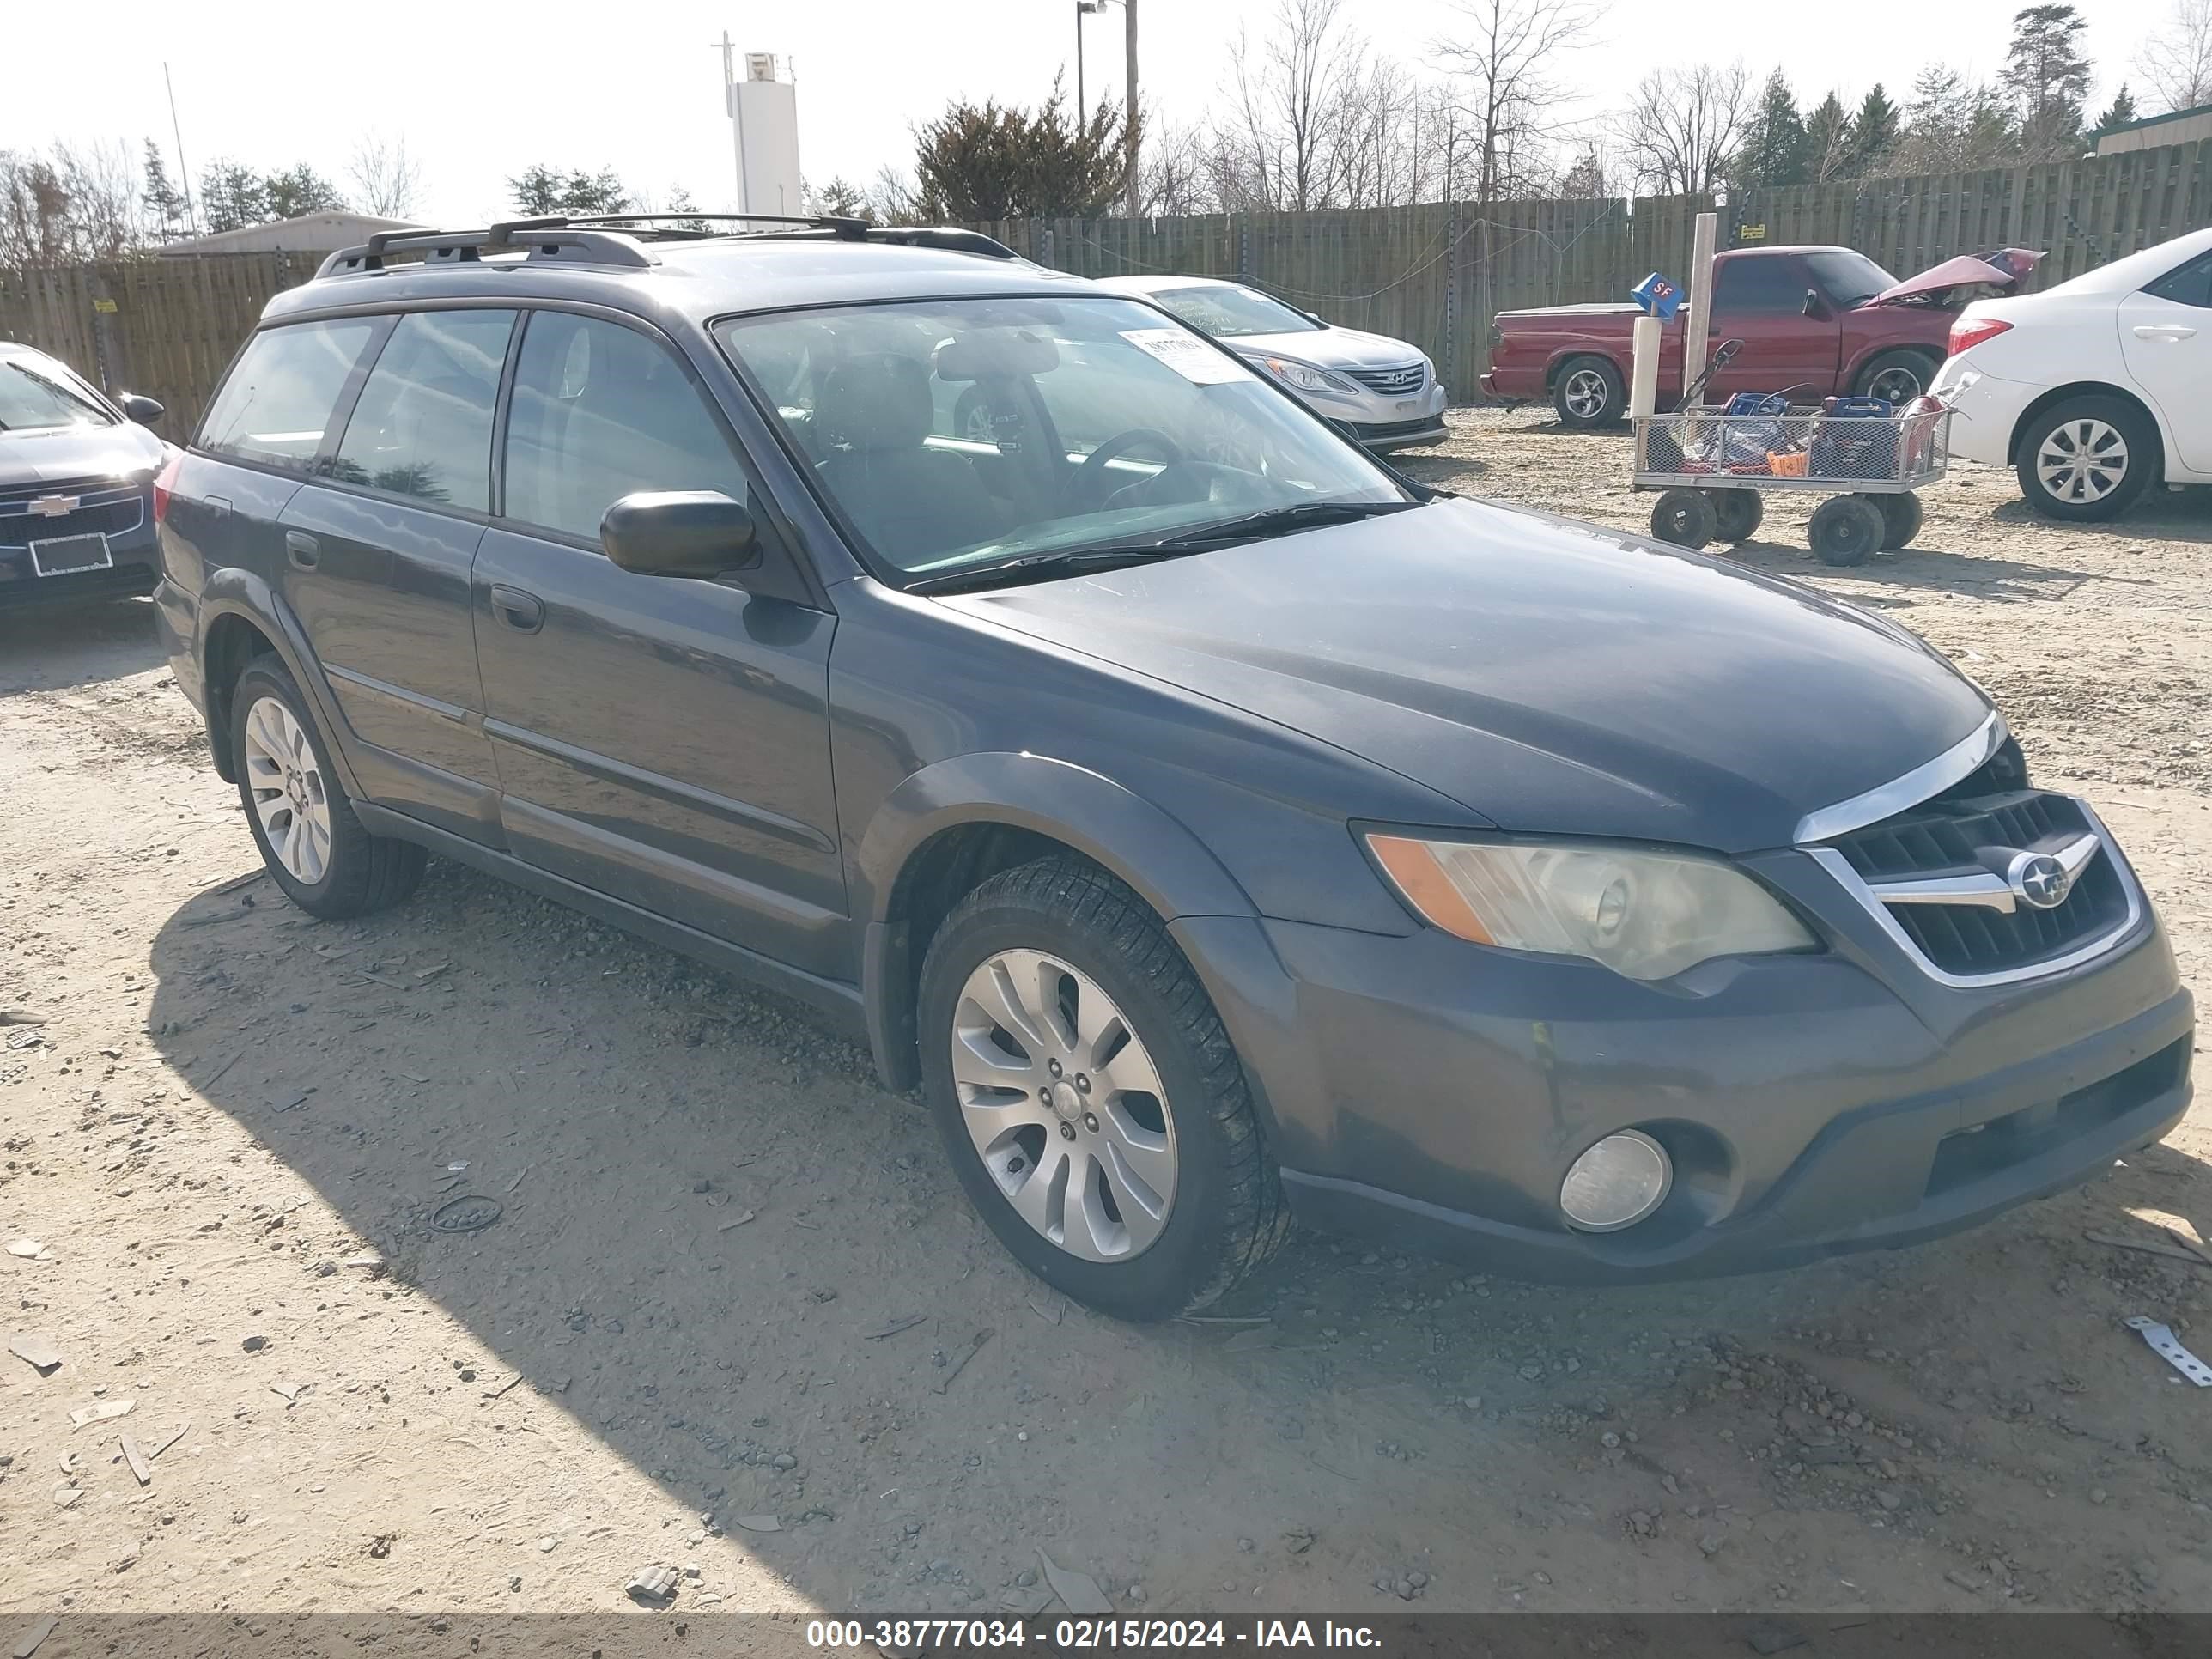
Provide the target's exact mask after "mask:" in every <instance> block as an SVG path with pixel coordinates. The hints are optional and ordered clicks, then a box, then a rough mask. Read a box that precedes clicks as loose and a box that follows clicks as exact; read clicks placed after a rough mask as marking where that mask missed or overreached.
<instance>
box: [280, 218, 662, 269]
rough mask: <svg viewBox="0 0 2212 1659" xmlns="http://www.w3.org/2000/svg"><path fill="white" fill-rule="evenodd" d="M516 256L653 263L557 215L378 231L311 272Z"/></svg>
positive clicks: (627, 245)
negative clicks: (403, 258)
mask: <svg viewBox="0 0 2212 1659" xmlns="http://www.w3.org/2000/svg"><path fill="white" fill-rule="evenodd" d="M487 252H490V253H522V254H526V255H527V256H529V257H531V258H562V257H563V256H566V257H568V258H572V259H574V260H577V261H578V262H580V263H583V264H599V265H613V266H615V267H617V269H620V270H646V269H647V268H648V267H650V266H651V265H653V264H654V263H655V261H654V259H653V255H652V254H650V253H648V252H646V250H645V249H644V248H643V247H642V246H640V244H639V243H638V240H637V239H636V238H635V237H633V236H625V235H623V234H621V233H619V232H617V231H614V230H595V229H590V228H577V229H571V228H569V225H568V220H566V219H564V218H560V217H557V216H554V217H545V218H537V219H509V220H507V221H506V222H503V223H501V224H496V225H493V226H491V227H489V228H487V229H483V230H380V231H378V232H377V233H376V234H374V235H373V236H371V237H370V238H369V239H368V240H367V241H366V242H364V243H362V245H361V246H359V247H349V248H343V249H341V250H339V251H338V252H336V253H333V254H332V255H331V257H330V258H327V259H325V260H324V261H323V263H322V264H321V265H320V266H319V268H318V269H317V270H316V271H315V275H316V276H317V277H318V278H321V277H325V276H343V275H345V274H346V273H348V272H349V271H362V270H383V269H384V265H385V260H386V257H387V256H388V255H391V254H394V253H420V254H421V255H422V259H423V263H424V264H444V263H448V262H451V263H454V264H476V263H477V262H478V261H479V260H480V259H481V258H482V256H483V254H484V253H487Z"/></svg>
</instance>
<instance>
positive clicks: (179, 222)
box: [140, 138, 191, 242]
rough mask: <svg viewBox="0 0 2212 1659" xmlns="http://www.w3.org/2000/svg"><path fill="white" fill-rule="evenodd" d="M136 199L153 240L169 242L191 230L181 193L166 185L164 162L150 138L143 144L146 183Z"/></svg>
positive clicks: (166, 168)
mask: <svg viewBox="0 0 2212 1659" xmlns="http://www.w3.org/2000/svg"><path fill="white" fill-rule="evenodd" d="M140 199H141V200H143V202H144V203H145V204H146V229H147V232H148V234H150V235H152V236H153V237H154V238H155V240H159V241H164V242H173V241H175V240H178V239H179V237H181V236H184V235H185V234H188V233H189V231H190V230H191V215H190V214H189V213H187V212H186V211H185V196H184V192H183V191H180V190H179V189H178V188H177V187H176V186H175V185H173V184H171V183H170V182H169V167H168V163H167V161H164V160H163V159H162V157H161V146H160V145H159V144H157V143H155V142H154V141H153V140H152V139H151V138H149V139H148V140H147V141H146V184H145V188H144V189H143V191H141V192H140Z"/></svg>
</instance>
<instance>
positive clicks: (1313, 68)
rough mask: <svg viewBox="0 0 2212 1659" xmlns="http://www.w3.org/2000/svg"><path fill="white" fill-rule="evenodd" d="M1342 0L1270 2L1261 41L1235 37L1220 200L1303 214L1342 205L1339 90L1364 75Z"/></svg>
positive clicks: (1360, 49) (1363, 54) (1363, 52)
mask: <svg viewBox="0 0 2212 1659" xmlns="http://www.w3.org/2000/svg"><path fill="white" fill-rule="evenodd" d="M1343 13H1344V0H1277V3H1276V6H1275V16H1274V22H1273V27H1270V28H1269V30H1268V31H1267V42H1266V44H1265V45H1264V46H1261V47H1260V48H1258V49H1257V50H1256V51H1255V49H1254V47H1253V46H1252V44H1251V41H1250V40H1249V38H1248V37H1247V36H1246V35H1245V34H1244V33H1243V32H1241V31H1240V32H1239V33H1238V35H1237V66H1236V74H1235V92H1234V96H1235V100H1236V103H1235V110H1234V112H1233V114H1232V115H1231V117H1230V118H1229V119H1228V120H1227V121H1225V123H1224V124H1223V126H1222V128H1221V129H1220V137H1221V138H1222V139H1223V141H1224V142H1223V143H1222V145H1221V155H1220V157H1219V160H1220V161H1221V162H1222V163H1223V164H1224V166H1223V167H1222V171H1223V172H1224V173H1225V174H1226V175H1228V176H1225V177H1224V178H1223V179H1222V180H1221V183H1222V185H1223V186H1224V189H1223V191H1222V195H1223V200H1224V202H1225V204H1232V205H1239V206H1251V207H1261V208H1286V209H1291V210H1295V211H1299V212H1304V211H1305V210H1309V209H1312V208H1323V207H1334V206H1337V205H1340V201H1339V197H1338V192H1337V191H1336V189H1335V185H1337V183H1338V173H1339V171H1340V167H1341V164H1342V161H1343V157H1342V155H1340V149H1341V148H1342V144H1343V140H1344V136H1345V135H1344V133H1343V119H1344V115H1345V112H1346V109H1347V108H1348V107H1349V101H1348V100H1347V99H1346V96H1345V88H1346V86H1347V85H1349V84H1356V83H1358V82H1363V81H1364V80H1366V79H1367V76H1368V68H1369V65H1368V57H1367V46H1366V42H1365V41H1364V40H1363V39H1362V38H1361V37H1360V36H1359V35H1358V33H1357V32H1356V31H1354V30H1352V29H1351V28H1349V27H1340V23H1341V21H1342V17H1343Z"/></svg>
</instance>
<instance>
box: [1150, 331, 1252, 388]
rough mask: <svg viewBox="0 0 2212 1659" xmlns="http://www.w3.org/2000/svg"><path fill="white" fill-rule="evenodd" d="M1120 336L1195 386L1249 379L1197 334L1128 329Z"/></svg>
mask: <svg viewBox="0 0 2212 1659" xmlns="http://www.w3.org/2000/svg"><path fill="white" fill-rule="evenodd" d="M1121 337H1122V338H1123V339H1125V340H1127V342H1128V343H1130V344H1131V345H1133V346H1134V347H1136V348H1137V349H1138V350H1139V351H1142V352H1145V353H1147V354H1148V355H1150V356H1154V357H1157V358H1158V359H1159V360H1160V361H1161V362H1164V363H1165V364H1166V365H1167V366H1168V367H1169V368H1171V369H1173V370H1175V372H1176V374H1180V375H1182V377H1183V379H1184V380H1188V381H1190V382H1191V384H1193V385H1194V386H1216V385H1218V384H1219V383H1220V382H1222V381H1224V380H1252V379H1254V378H1255V376H1254V374H1253V373H1252V371H1251V370H1250V369H1249V368H1245V367H1244V365H1243V364H1242V363H1240V362H1237V359H1235V358H1234V357H1232V356H1230V355H1229V354H1228V353H1227V352H1225V351H1217V350H1215V349H1213V348H1212V346H1210V345H1208V344H1207V343H1206V342H1205V341H1203V340H1201V339H1200V338H1199V337H1197V336H1196V335H1194V334H1191V333H1188V332H1186V331H1184V330H1182V329H1179V328H1130V329H1124V330H1123V331H1121Z"/></svg>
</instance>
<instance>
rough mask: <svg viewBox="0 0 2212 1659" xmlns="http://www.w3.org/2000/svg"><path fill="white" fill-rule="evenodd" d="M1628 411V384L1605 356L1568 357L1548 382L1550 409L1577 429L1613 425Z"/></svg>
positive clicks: (1561, 422) (1587, 429)
mask: <svg viewBox="0 0 2212 1659" xmlns="http://www.w3.org/2000/svg"><path fill="white" fill-rule="evenodd" d="M1552 410H1553V413H1554V414H1556V415H1557V416H1559V424H1560V425H1561V426H1564V427H1568V428H1572V429H1573V430H1575V431H1577V432H1589V431H1592V430H1594V429H1595V428H1598V427H1601V426H1617V425H1619V424H1620V419H1621V416H1623V415H1625V414H1626V412H1627V410H1628V387H1627V386H1626V384H1625V383H1624V382H1623V381H1622V380H1621V378H1620V370H1619V369H1618V368H1614V367H1613V360H1612V359H1611V358H1609V357H1570V358H1569V359H1567V361H1566V362H1564V363H1562V364H1560V365H1559V378H1558V379H1557V380H1553V382H1552Z"/></svg>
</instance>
